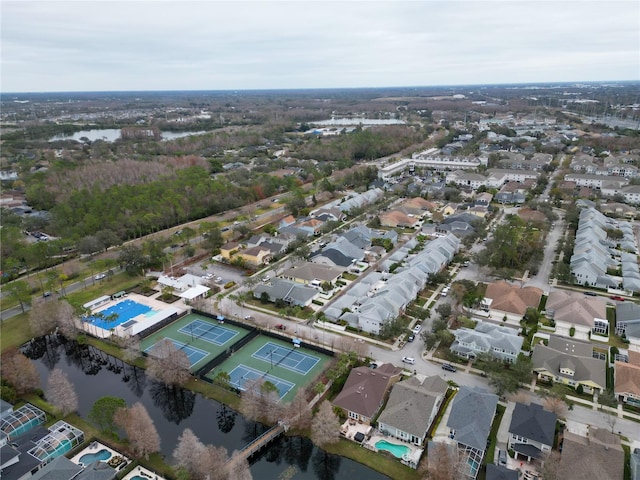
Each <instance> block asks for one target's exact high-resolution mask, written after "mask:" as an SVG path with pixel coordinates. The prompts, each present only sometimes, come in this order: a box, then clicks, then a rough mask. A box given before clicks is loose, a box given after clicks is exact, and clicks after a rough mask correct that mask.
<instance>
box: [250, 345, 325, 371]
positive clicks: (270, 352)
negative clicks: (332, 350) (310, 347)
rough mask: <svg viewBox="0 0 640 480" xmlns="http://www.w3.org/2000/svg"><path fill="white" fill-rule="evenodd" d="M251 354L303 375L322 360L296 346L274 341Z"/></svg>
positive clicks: (273, 364)
mask: <svg viewBox="0 0 640 480" xmlns="http://www.w3.org/2000/svg"><path fill="white" fill-rule="evenodd" d="M251 356H252V357H253V358H257V359H259V360H264V361H265V362H270V363H271V365H272V366H278V367H282V368H286V369H287V370H291V371H293V372H296V373H300V374H302V375H306V374H307V373H309V372H310V371H311V369H312V368H313V367H315V366H316V363H318V362H319V361H320V359H319V358H318V357H315V356H313V355H309V354H307V353H301V352H299V351H298V350H297V349H296V348H295V347H292V348H290V349H289V348H285V347H283V346H282V345H278V344H275V343H272V342H267V343H265V344H264V345H263V346H262V347H260V348H259V349H258V350H257V351H256V352H255V353H253V354H252V355H251Z"/></svg>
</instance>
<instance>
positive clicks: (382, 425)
mask: <svg viewBox="0 0 640 480" xmlns="http://www.w3.org/2000/svg"><path fill="white" fill-rule="evenodd" d="M448 388H449V385H448V384H447V382H445V381H444V380H443V379H442V378H441V377H439V376H437V375H434V376H432V377H427V378H421V379H420V378H418V377H410V378H408V379H407V380H404V381H402V382H398V383H396V384H395V385H394V386H393V389H392V390H391V394H390V395H389V400H388V401H387V405H386V407H385V409H384V411H383V412H382V413H381V414H380V416H379V417H378V429H379V430H380V431H381V432H387V433H388V434H389V435H391V436H392V437H395V438H398V439H400V440H403V441H405V442H409V443H413V444H414V445H423V444H424V441H425V438H426V436H427V433H428V431H429V427H431V424H432V423H433V421H434V420H435V418H436V415H437V414H438V410H439V409H440V405H442V402H443V400H444V396H445V394H446V393H447V389H448Z"/></svg>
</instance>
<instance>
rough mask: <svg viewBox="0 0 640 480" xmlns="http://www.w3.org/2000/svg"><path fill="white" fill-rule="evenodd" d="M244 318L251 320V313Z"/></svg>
mask: <svg viewBox="0 0 640 480" xmlns="http://www.w3.org/2000/svg"><path fill="white" fill-rule="evenodd" d="M244 319H245V320H253V317H252V316H251V315H245V316H244Z"/></svg>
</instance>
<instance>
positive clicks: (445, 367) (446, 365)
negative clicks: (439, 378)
mask: <svg viewBox="0 0 640 480" xmlns="http://www.w3.org/2000/svg"><path fill="white" fill-rule="evenodd" d="M442 369H443V370H446V371H447V372H456V371H457V368H456V367H454V366H453V365H451V364H449V363H443V364H442Z"/></svg>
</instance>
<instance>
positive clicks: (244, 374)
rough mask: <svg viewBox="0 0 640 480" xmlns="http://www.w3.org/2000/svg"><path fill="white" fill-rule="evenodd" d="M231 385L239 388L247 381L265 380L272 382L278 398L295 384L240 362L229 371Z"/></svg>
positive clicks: (242, 387)
mask: <svg viewBox="0 0 640 480" xmlns="http://www.w3.org/2000/svg"><path fill="white" fill-rule="evenodd" d="M229 377H230V381H229V383H231V385H233V386H234V387H236V388H238V389H240V390H243V391H244V390H246V388H244V386H245V384H246V383H247V382H254V381H256V380H264V381H265V382H270V383H273V384H274V385H275V386H276V388H277V389H278V393H279V394H280V395H279V396H280V398H282V397H284V396H285V395H286V394H287V393H289V391H290V390H291V389H292V388H293V387H295V386H296V384H295V383H291V382H288V381H286V380H283V379H282V378H278V377H276V376H274V375H271V374H269V373H266V372H260V371H258V370H255V369H253V368H251V367H247V366H246V365H243V364H240V365H238V366H237V367H235V368H234V369H233V370H231V371H230V372H229Z"/></svg>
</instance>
